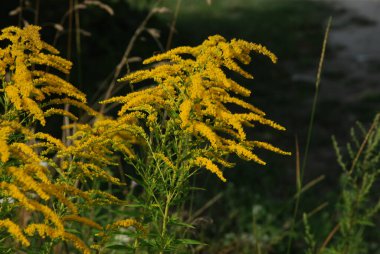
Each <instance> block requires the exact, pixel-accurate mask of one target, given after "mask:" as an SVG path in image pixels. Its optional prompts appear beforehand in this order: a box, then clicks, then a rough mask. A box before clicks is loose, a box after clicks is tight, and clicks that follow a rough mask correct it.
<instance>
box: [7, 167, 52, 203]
mask: <svg viewBox="0 0 380 254" xmlns="http://www.w3.org/2000/svg"><path fill="white" fill-rule="evenodd" d="M8 172H10V173H11V174H12V175H13V176H14V178H15V180H17V181H18V182H19V183H21V185H22V186H23V188H24V189H25V190H33V191H35V192H36V193H37V194H38V195H39V196H40V197H41V198H42V199H43V200H49V199H50V196H49V195H47V194H46V192H45V191H43V189H42V188H41V187H40V185H39V184H38V183H37V182H36V181H35V180H34V179H33V178H32V177H30V176H29V175H27V174H25V173H24V170H23V169H19V168H15V167H9V168H8Z"/></svg>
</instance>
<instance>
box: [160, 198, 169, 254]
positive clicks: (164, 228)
mask: <svg viewBox="0 0 380 254" xmlns="http://www.w3.org/2000/svg"><path fill="white" fill-rule="evenodd" d="M170 202H171V194H170V193H169V194H168V195H166V202H165V210H164V217H163V218H162V229H161V239H162V240H164V239H165V236H166V231H167V223H168V215H169V207H170ZM164 241H165V240H164ZM165 246H166V243H165V245H164V247H165ZM161 253H163V251H162V250H161V251H160V254H161Z"/></svg>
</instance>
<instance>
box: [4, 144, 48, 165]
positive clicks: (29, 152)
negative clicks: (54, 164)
mask: <svg viewBox="0 0 380 254" xmlns="http://www.w3.org/2000/svg"><path fill="white" fill-rule="evenodd" d="M9 147H10V149H11V150H17V151H19V152H20V153H21V155H22V156H23V157H24V158H25V159H26V160H28V161H31V162H34V163H40V161H41V159H40V158H39V157H38V155H37V154H36V153H35V152H34V151H33V149H32V148H30V146H28V145H26V144H24V143H13V144H11V145H9Z"/></svg>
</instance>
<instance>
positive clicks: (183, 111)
mask: <svg viewBox="0 0 380 254" xmlns="http://www.w3.org/2000/svg"><path fill="white" fill-rule="evenodd" d="M191 106H192V102H191V100H185V101H184V102H182V103H181V105H180V106H179V111H180V113H179V118H180V119H181V121H182V123H181V128H182V129H185V128H186V127H187V126H188V125H189V123H190V121H189V120H190V111H191Z"/></svg>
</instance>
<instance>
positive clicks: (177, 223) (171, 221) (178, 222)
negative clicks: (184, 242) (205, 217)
mask: <svg viewBox="0 0 380 254" xmlns="http://www.w3.org/2000/svg"><path fill="white" fill-rule="evenodd" d="M169 223H170V224H172V225H177V226H182V227H186V228H195V227H194V226H193V225H191V224H188V223H185V222H182V221H179V220H177V219H171V220H169Z"/></svg>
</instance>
